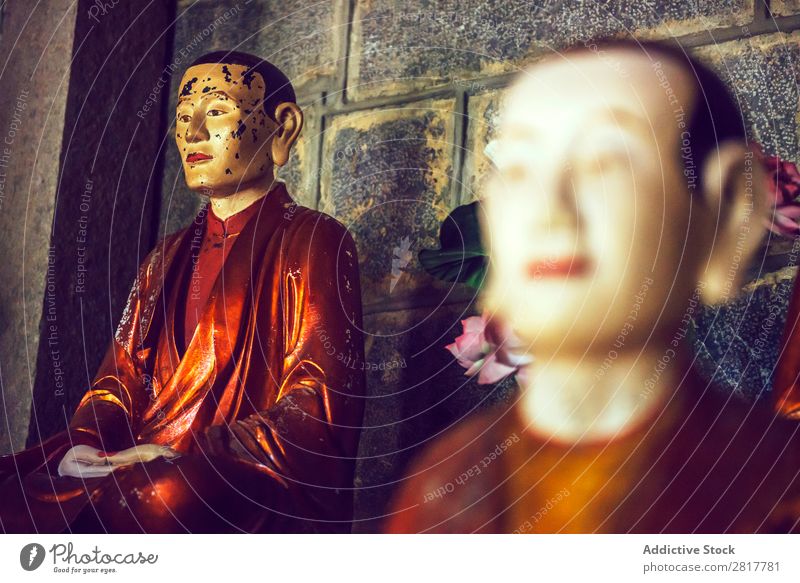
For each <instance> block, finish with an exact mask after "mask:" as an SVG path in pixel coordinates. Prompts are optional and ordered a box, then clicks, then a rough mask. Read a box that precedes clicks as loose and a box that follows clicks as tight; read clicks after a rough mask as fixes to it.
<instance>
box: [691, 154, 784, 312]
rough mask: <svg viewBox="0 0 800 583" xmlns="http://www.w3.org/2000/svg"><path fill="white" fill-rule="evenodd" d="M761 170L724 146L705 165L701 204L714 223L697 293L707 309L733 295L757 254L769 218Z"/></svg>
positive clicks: (752, 157) (754, 159) (750, 157)
mask: <svg viewBox="0 0 800 583" xmlns="http://www.w3.org/2000/svg"><path fill="white" fill-rule="evenodd" d="M765 183H766V181H765V173H764V168H763V166H762V164H761V161H760V159H759V157H758V156H756V155H754V154H753V152H752V151H751V150H749V149H748V148H747V146H746V145H745V144H744V143H742V142H723V143H722V144H720V146H719V149H718V155H717V156H715V155H713V154H712V155H709V156H708V157H707V159H706V161H705V163H704V164H703V184H702V188H703V193H702V194H703V200H704V202H705V204H706V205H708V209H709V210H710V211H711V215H712V216H713V218H714V219H715V221H714V222H715V223H716V224H715V225H713V226H712V227H711V228H712V229H714V231H713V234H712V235H711V237H710V239H711V249H710V251H709V255H708V261H707V262H706V263H705V265H704V266H703V267H701V269H702V270H703V271H702V272H701V276H700V284H701V286H700V289H701V290H702V295H703V300H704V301H705V303H707V304H715V303H719V302H723V301H727V300H728V299H731V298H733V297H735V296H736V295H737V293H738V292H739V289H740V288H741V286H742V285H743V284H744V283H745V282H744V281H743V278H744V275H745V272H746V271H747V267H748V265H749V263H750V260H751V259H752V257H753V255H754V254H755V252H756V251H757V250H758V248H759V245H760V244H761V241H762V239H763V238H764V233H765V231H766V228H765V226H764V218H765V217H766V216H767V214H768V212H769V205H768V199H767V197H766V196H765V195H764V192H763V187H762V185H763V184H765Z"/></svg>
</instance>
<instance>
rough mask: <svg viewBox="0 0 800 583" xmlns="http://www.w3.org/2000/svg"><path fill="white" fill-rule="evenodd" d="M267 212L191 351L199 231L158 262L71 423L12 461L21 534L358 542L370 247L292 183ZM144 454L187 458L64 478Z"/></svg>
mask: <svg viewBox="0 0 800 583" xmlns="http://www.w3.org/2000/svg"><path fill="white" fill-rule="evenodd" d="M254 204H257V205H260V209H259V210H258V212H256V213H255V216H254V218H252V219H251V220H249V221H248V223H247V225H246V226H245V228H244V230H243V231H242V232H241V234H240V235H239V237H238V239H237V240H236V242H235V243H234V244H233V248H232V249H231V251H230V254H229V256H228V258H227V259H226V261H225V263H224V265H223V267H222V270H221V272H220V274H219V276H218V278H217V280H216V283H215V285H214V287H213V290H212V293H211V297H210V298H209V301H208V302H207V304H206V305H205V309H204V310H203V312H202V314H201V316H200V321H199V324H198V326H197V328H196V332H195V334H194V336H193V337H192V338H191V339H186V342H187V346H186V351H185V353H184V354H182V355H181V354H180V353H179V347H178V346H177V345H176V330H175V326H176V325H178V324H176V322H180V321H182V317H181V318H177V317H176V315H177V314H181V312H179V310H183V309H184V306H185V304H184V302H185V298H182V297H180V293H179V290H180V289H181V285H180V282H181V281H185V278H186V277H189V276H190V275H189V270H191V269H192V257H191V249H190V248H191V234H192V229H191V228H187V229H184V230H182V231H179V232H177V233H175V234H173V235H171V236H168V237H166V238H165V239H164V240H163V241H161V242H160V243H159V244H158V245H157V246H156V248H155V249H154V250H153V251H152V252H151V253H150V254H149V255H148V257H147V258H146V259H145V261H144V262H143V264H142V266H141V268H140V270H139V274H138V277H137V279H136V281H135V283H134V285H133V287H132V289H131V292H130V296H129V298H128V302H127V305H126V307H125V310H124V313H123V315H122V318H121V320H120V322H119V326H118V328H117V331H116V334H115V337H114V339H113V341H112V342H111V344H110V346H109V348H108V350H107V352H106V354H105V357H104V359H103V361H102V364H101V365H100V368H99V371H98V373H97V375H96V377H95V380H94V382H93V384H92V386H91V387H90V389H89V390H88V391H87V392H86V393H85V395H84V396H83V398H82V399H81V401H80V403H79V405H78V407H77V410H76V411H75V413H74V415H73V417H72V419H71V422H70V423H69V426H68V428H67V429H65V430H64V431H62V432H60V433H57V434H56V435H53V436H51V437H50V438H48V439H46V440H44V441H43V442H42V443H41V444H38V445H37V446H34V447H31V448H28V449H26V450H24V451H21V452H18V453H16V454H12V455H8V456H3V457H2V458H0V521H2V524H0V526H1V527H2V528H3V530H4V531H5V532H37V531H38V532H61V531H73V532H82V531H98V532H103V531H104V530H106V531H108V532H241V531H247V532H347V531H349V528H350V521H351V519H352V493H353V489H352V488H353V470H354V466H355V458H356V454H357V446H358V437H359V433H360V426H361V423H362V417H363V407H364V402H363V398H364V384H365V383H364V373H363V367H362V366H361V364H362V363H363V337H362V332H361V330H362V320H361V319H362V314H361V298H360V285H359V275H358V258H357V254H356V248H355V244H354V242H353V240H352V237H351V236H350V234H349V233H348V232H347V230H346V229H345V228H344V227H343V226H342V225H341V224H340V223H339V222H337V221H335V220H334V219H332V218H331V217H328V216H327V215H324V214H322V213H319V212H316V211H313V210H311V209H307V208H305V207H302V206H299V205H297V204H295V203H294V202H293V201H292V199H291V197H290V196H289V195H288V193H287V192H286V190H285V186H284V185H283V184H279V185H278V187H276V188H275V189H273V190H272V191H271V192H270V193H269V194H268V195H267V196H265V197H264V198H262V199H261V200H259V201H257V202H255V203H254ZM144 443H155V444H163V445H169V446H171V447H173V448H174V449H176V450H178V451H179V452H180V453H181V454H182V455H181V457H179V458H177V459H176V460H171V461H168V460H165V459H164V458H159V459H157V460H154V461H151V462H148V463H138V464H134V465H132V466H127V467H123V468H120V469H117V470H115V471H114V472H113V473H111V474H110V475H108V476H106V477H102V478H89V479H79V478H73V477H60V476H58V472H57V467H58V463H59V461H60V460H61V458H62V457H63V455H64V454H65V452H66V451H67V450H69V449H70V448H71V447H73V446H74V445H77V444H89V445H92V446H95V447H99V448H101V449H104V450H106V451H117V450H121V449H124V448H127V447H131V446H133V445H137V444H144Z"/></svg>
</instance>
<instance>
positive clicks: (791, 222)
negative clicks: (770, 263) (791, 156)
mask: <svg viewBox="0 0 800 583" xmlns="http://www.w3.org/2000/svg"><path fill="white" fill-rule="evenodd" d="M754 149H755V151H756V154H757V155H758V156H759V158H760V159H761V162H762V163H763V165H764V170H766V172H767V184H766V194H767V196H768V197H769V200H770V201H771V202H772V205H773V212H772V219H771V220H769V219H768V220H767V223H766V224H767V228H769V230H770V231H772V232H773V233H777V234H778V235H784V236H786V237H797V236H800V222H798V219H800V202H798V201H797V196H798V195H800V172H798V170H797V166H796V165H795V163H794V162H790V161H788V160H781V159H780V158H779V157H778V156H766V155H765V154H764V152H763V150H762V148H761V146H760V145H759V144H755V146H754Z"/></svg>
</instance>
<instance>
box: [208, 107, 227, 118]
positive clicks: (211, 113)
mask: <svg viewBox="0 0 800 583" xmlns="http://www.w3.org/2000/svg"><path fill="white" fill-rule="evenodd" d="M224 113H225V112H224V111H222V110H221V109H209V110H208V113H207V114H206V115H208V116H210V117H217V116H218V115H223V114H224Z"/></svg>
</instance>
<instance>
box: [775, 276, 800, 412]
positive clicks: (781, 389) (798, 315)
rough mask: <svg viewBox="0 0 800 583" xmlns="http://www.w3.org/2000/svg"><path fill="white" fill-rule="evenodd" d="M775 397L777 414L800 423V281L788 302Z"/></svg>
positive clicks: (776, 376) (776, 375)
mask: <svg viewBox="0 0 800 583" xmlns="http://www.w3.org/2000/svg"><path fill="white" fill-rule="evenodd" d="M772 394H773V395H774V399H773V401H774V403H775V409H776V410H777V411H779V412H780V413H781V414H783V415H785V416H786V417H789V418H792V419H800V280H795V284H794V288H793V291H792V297H791V299H790V300H789V309H788V313H787V316H786V324H785V327H784V329H783V342H782V346H781V352H780V356H779V357H778V364H777V366H776V367H775V379H774V381H773V389H772Z"/></svg>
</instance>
